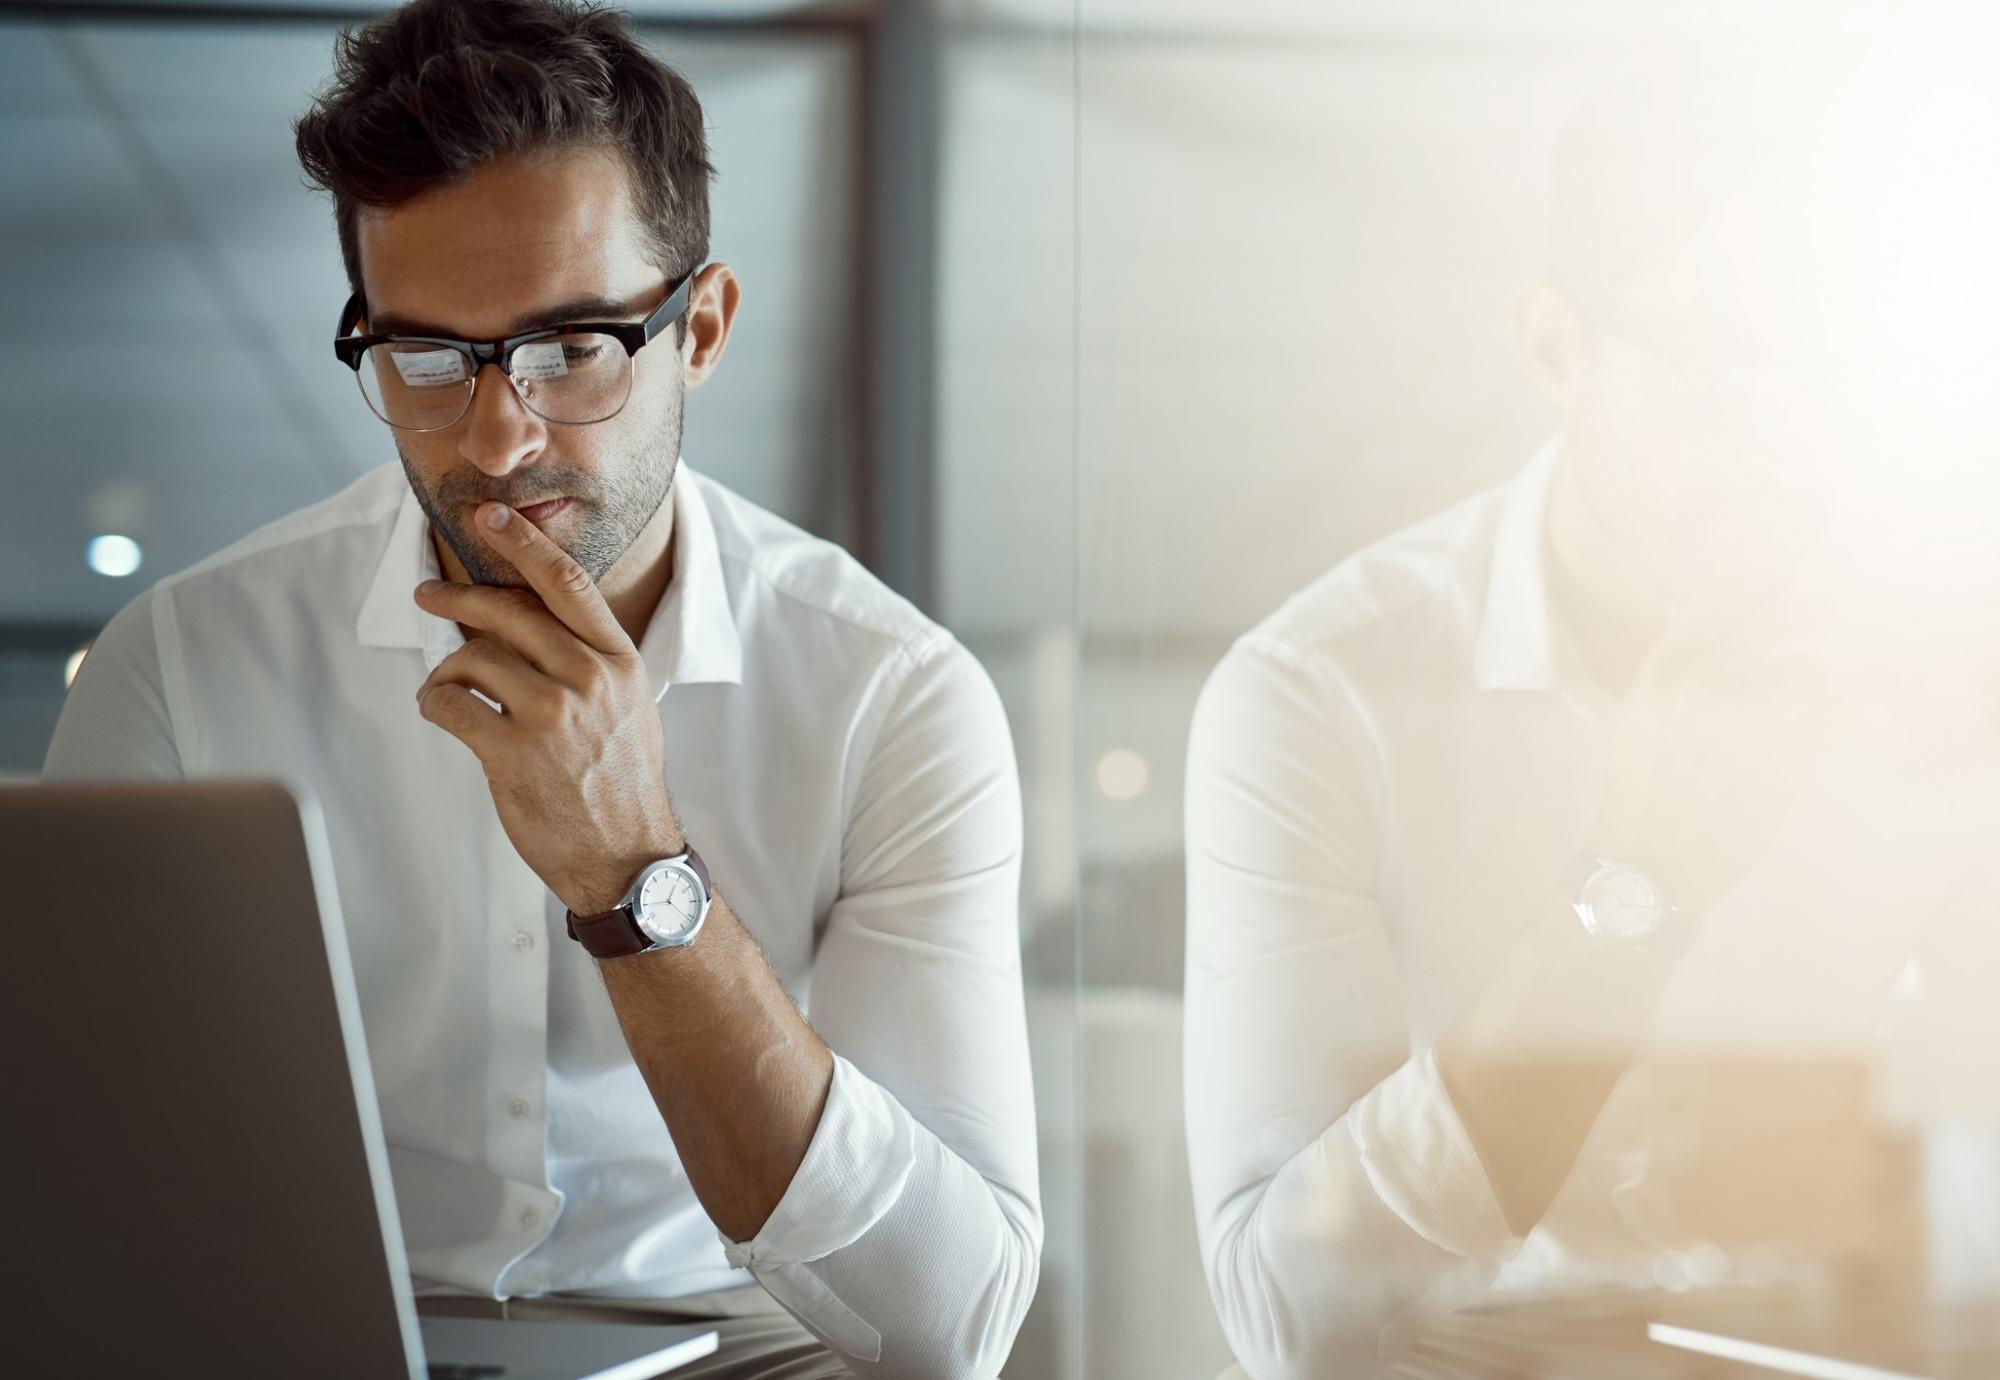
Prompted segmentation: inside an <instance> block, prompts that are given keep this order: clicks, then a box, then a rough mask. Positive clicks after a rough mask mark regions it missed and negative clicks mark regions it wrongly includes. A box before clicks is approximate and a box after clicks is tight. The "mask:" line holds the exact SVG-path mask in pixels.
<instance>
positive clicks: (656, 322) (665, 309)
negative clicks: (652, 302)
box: [641, 268, 701, 340]
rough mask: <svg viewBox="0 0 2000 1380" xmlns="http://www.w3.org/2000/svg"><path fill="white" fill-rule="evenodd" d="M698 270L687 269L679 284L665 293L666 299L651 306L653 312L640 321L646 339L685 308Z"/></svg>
mask: <svg viewBox="0 0 2000 1380" xmlns="http://www.w3.org/2000/svg"><path fill="white" fill-rule="evenodd" d="M700 271H701V270H700V269H698V268H691V269H689V270H688V271H687V274H686V276H684V277H683V278H682V279H681V281H680V285H679V286H678V287H676V288H675V289H674V290H673V291H672V292H670V293H668V294H667V300H666V301H664V302H662V303H660V305H659V306H657V307H655V308H653V314H652V315H651V316H649V317H647V318H646V319H645V321H644V322H642V323H641V325H642V327H643V329H644V330H645V333H646V339H648V340H651V339H652V338H653V337H654V336H656V335H658V334H659V333H660V332H661V331H663V330H665V329H666V328H667V323H668V322H670V321H672V320H674V319H675V318H676V317H678V316H679V315H680V314H681V313H682V312H684V311H686V310H687V308H688V295H689V293H690V292H692V291H693V289H694V277H695V274H697V273H699V272H700Z"/></svg>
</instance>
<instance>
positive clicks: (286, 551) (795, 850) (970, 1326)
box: [44, 464, 1042, 1380]
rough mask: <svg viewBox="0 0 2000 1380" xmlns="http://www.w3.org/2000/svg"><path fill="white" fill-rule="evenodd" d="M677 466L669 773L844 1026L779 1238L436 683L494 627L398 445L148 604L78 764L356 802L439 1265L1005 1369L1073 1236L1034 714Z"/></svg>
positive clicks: (720, 876) (656, 626) (903, 615)
mask: <svg viewBox="0 0 2000 1380" xmlns="http://www.w3.org/2000/svg"><path fill="white" fill-rule="evenodd" d="M671 501H672V503H673V504H674V536H673V544H672V575H671V579H670V581H669V583H668V586H667V590H666V594H665V596H664V597H663V598H662V600H661V602H660V604H659V607H658V610H657V611H656V612H655V614H654V616H653V618H652V621H651V622H650V624H649V625H648V626H647V628H646V631H645V635H644V637H643V638H642V639H641V642H640V647H639V650H640V653H641V655H642V657H643V659H644V661H645V664H646V667H647V670H648V672H649V673H650V675H651V678H652V682H653V686H654V690H655V694H656V697H657V698H658V702H659V711H660V722H661V726H662V729H663V731H664V736H665V744H666V761H667V783H668V785H669V787H670V788H671V790H672V792H673V796H674V802H675V805H676V808H677V812H678V813H679V816H680V818H681V821H682V823H683V825H684V826H685V829H686V832H687V836H688V838H689V840H690V841H691V842H692V843H693V845H694V846H695V847H696V848H698V849H699V850H700V851H701V854H702V856H703V858H704V859H705V861H706V862H707V864H708V867H709V869H710V872H711V873H712V875H713V877H714V881H715V885H716V887H717V889H718V890H719V891H720V892H721V893H722V894H724V895H725V896H727V898H728V899H729V903H730V906H731V908H732V909H733V910H734V911H735V912H736V914H737V915H738V916H739V917H740V919H741V921H742V923H743V925H744V927H745V928H746V929H748V930H749V932H750V933H751V934H752V935H754V936H755V937H756V938H757V940H758V942H759V943H760V944H761V945H762V946H763V949H764V952H765V954H766V955H767V957H768V958H769V960H770V963H771V966H772V968H773V969H774V970H775V971H776V973H777V976H778V978H779V980H780V981H781V982H782V983H783V984H784V987H785V989H786V991H787V992H788V993H789V994H790V995H791V997H792V998H793V1000H794V1001H795V1002H797V1003H798V1005H799V1007H800V1009H801V1010H802V1011H803V1012H804V1013H805V1014H806V1016H807V1017H808V1019H810V1020H811V1022H812V1024H813V1026H814V1028H815V1029H816V1030H817V1031H818V1032H819V1034H820V1035H821V1036H822V1037H823V1038H824V1039H825V1041H826V1043H827V1044H828V1046H829V1047H830V1048H831V1049H832V1050H833V1052H834V1056H835V1057H834V1076H833V1084H832V1089H831V1092H830V1094H829V1096H828V1099H827V1103H826V1109H825V1112H824V1114H823V1116H822V1117H821V1120H820V1123H819V1126H818V1129H817V1131H816V1132H815V1134H814V1137H813V1139H812V1142H811V1145H810V1147H809V1148H808V1150H807V1152H806V1156H805V1159H804V1162H803V1163H802V1164H801V1165H800V1166H799V1170H798V1172H797V1174H796V1175H795V1177H794V1178H793V1180H792V1182H791V1184H790V1186H789V1188H788V1189H787V1191H786V1193H785V1195H784V1197H783V1199H782V1201H780V1202H779V1204H778V1206H777V1208H776V1210H775V1211H774V1212H773V1213H772V1214H771V1217H770V1220H769V1221H768V1222H767V1223H766V1224H765V1225H764V1227H763V1229H762V1230H761V1231H760V1232H759V1233H758V1234H757V1236H756V1237H755V1238H754V1239H752V1240H749V1241H743V1242H735V1241H730V1240H727V1239H725V1238H723V1237H721V1236H720V1234H719V1233H718V1232H717V1230H716V1228H715V1227H714V1225H713V1224H712V1223H711V1222H710V1221H709V1220H708V1218H707V1216H706V1215H705V1214H704V1212H703V1210H702V1208H701V1205H700V1203H699V1202H698V1200H697V1199H696V1197H695V1195H694V1192H693V1190H692V1189H691V1188H690V1186H689V1184H688V1180H687V1177H686V1174H685V1173H684V1171H683V1169H682V1167H681V1164H680V1161H679V1159H678V1157H677V1156H676V1154H675V1151H674V1144H673V1140H672V1138H671V1137H670V1136H669V1135H668V1133H667V1128H666V1126H665V1124H664V1123H663V1122H662V1120H661V1118H660V1114H659V1111H658V1109H657V1108H656V1106H655V1104H654V1102H653V1100H652V1097H651V1096H650V1094H649V1093H648V1092H647V1089H646V1085H645V1083H644V1081H643V1080H642V1079H641V1077H640V1075H639V1072H638V1070H637V1068H636V1067H635V1065H634V1064H633V1061H632V1058H631V1056H630V1054H629V1053H628V1051H627V1049H626V1045H625V1041H624V1037H623V1035H622V1033H621V1031H620V1028H619V1025H618V1022H617V1019H616V1017H615V1015H614V1013H613V1010H612V1007H611V1003H610V1000H609V998H608V997H607V995H606V993H605V990H604V985H603V982H602V979H601V978H600V975H599V973H598V971H597V967H596V965H595V963H594V961H593V960H592V959H591V958H590V957H589V956H588V955H587V954H585V953H584V951H583V950H582V948H581V947H580V946H579V945H577V944H575V943H574V942H572V941H571V940H570V939H569V938H568V937H567V935H566V933H565V930H564V916H563V908H562V904H561V903H560V902H559V901H557V900H556V899H555V897H554V896H553V895H552V894H551V893H550V892H549V891H548V890H547V888H546V887H544V886H543V884H542V882H541V881H540V879H539V878H538V877H536V876H535V874H534V873H533V872H532V871H530V870H529V868H528V867H527V865H526V864H525V863H523V862H522V861H521V859H520V858H519V856H518V855H517V854H516V853H515V852H514V850H513V848H512V846H511V845H510V844H509V843H508V841H507V838H506V835H505V833H504V832H503V830H502V829H501V826H500V823H499V820H498V818H497V816H496V814H495V812H494V808H493V804H492V799H491V796H490V795H489V793H488V789H487V785H486V781H485V778H484V776H483V774H482V772H481V769H480V766H479V763H478V761H477V759H476V758H475V757H474V756H473V755H472V754H471V753H470V752H469V751H467V750H466V748H465V747H464V746H463V745H462V744H461V743H459V742H458V741H457V740H455V739H453V738H452V737H451V736H450V735H448V734H446V733H443V732H442V731H440V730H438V729H437V728H435V727H433V726H432V725H431V724H429V723H427V722H425V721H424V720H423V719H422V718H421V717H420V716H419V715H418V713H417V707H416V704H415V701H414V699H413V694H414V691H415V688H416V686H417V685H418V684H419V683H420V682H421V681H422V680H423V678H424V676H425V675H426V673H427V672H428V671H429V670H430V669H431V668H433V667H435V666H436V665H437V664H438V663H439V661H441V660H442V659H443V658H444V657H445V656H446V655H447V654H449V653H450V652H451V651H452V650H453V649H454V648H455V647H456V646H458V645H459V644H460V643H461V641H462V637H461V635H460V634H459V632H458V629H457V626H456V625H455V624H453V623H452V622H450V621H448V620H444V619H440V618H436V617H434V616H432V615H430V614H428V613H426V612H424V611H423V610H421V609H419V608H418V607H417V606H416V604H415V603H414V602H413V601H412V598H411V591H412V589H413V588H414V587H415V586H416V584H417V583H418V582H419V581H421V580H423V579H426V578H436V577H438V575H439V568H438V562H437V557H436V552H435V550H434V548H433V546H432V542H431V539H430V535H429V528H428V523H427V521H426V519H425V518H424V515H423V512H422V510H421V508H420V507H419V506H418V504H417V501H416V499H415V496H414V495H413V494H412V493H411V492H410V489H409V486H408V483H407V482H406V480H405V478H404V476H403V473H402V471H401V469H400V468H399V467H398V466H397V465H394V464H389V465H385V466H383V467H381V468H379V469H377V470H374V471H372V472H371V473H369V474H367V475H365V476H363V477H362V478H361V479H359V480H358V481H356V482H355V483H354V484H353V485H351V486H350V487H349V488H347V489H346V490H345V491H343V492H341V493H339V494H337V495H335V496H334V497H332V498H330V499H327V500H326V501H324V502H322V503H319V504H316V505H314V506H312V507H310V508H306V509H304V510H302V511H300V512H297V513H294V514H292V515H291V516H289V517H286V518H283V519H281V520H279V521H277V522H275V523H272V524H270V525H268V526H266V527H264V528H262V529H260V530H258V531H257V532H254V533H252V534H251V535H250V536H248V537H246V538H244V539H243V540H242V541H240V542H238V543H236V544H235V545H233V546H231V547H229V548H228V549H227V550H224V551H222V552H220V553H219V554H217V555H215V556H213V557H211V558H210V559H208V560H206V561H203V562H201V563H200V564H198V565H196V566H194V567H193V568H191V569H189V570H186V571H184V572H182V573H180V574H178V575H175V576H173V577H172V578H170V579H167V580H163V581H161V582H160V583H159V584H158V585H156V586H154V587H153V588H152V589H150V590H148V591H147V592H146V593H144V594H142V595H140V596H139V597H138V598H137V599H135V600H134V601H133V602H132V603H131V604H129V605H128V606H127V607H126V608H125V609H124V610H123V611H122V612H120V613H119V614H118V615H117V617H116V618H114V619H113V620H112V622H111V623H110V625H109V626H107V627H106V628H105V630H104V632H103V634H102V635H101V636H100V637H99V638H98V640H97V642H96V644H95V646H94V647H93V648H92V650H91V652H90V654H89V656H88V658H87V659H86V661H85V662H84V665H83V668H82V670H81V671H80V672H79V674H78V676H77V678H76V682H75V684H74V686H73V687H72V689H71V692H70V697H69V700H68V703H67V704H66V705H65V707H64V711H63V714H62V718H61V721H60V723H59V724H58V725H57V729H56V733H55V738H54V742H53V744H52V745H51V747H50V749H49V754H48V760H47V763H46V765H45V768H44V777H45V779H51V780H53V779H63V778H72V779H74V778H112V777H128V778H129V777H197V776H200V777H214V776H278V777H281V778H285V779H287V780H289V781H292V782H294V783H296V784H297V785H300V786H303V787H305V788H306V789H309V790H310V791H311V792H312V793H313V794H315V795H316V796H317V797H318V799H319V801H320V803H321V805H322V808H323V810H324V813H325V817H326V822H327V828H328V833H329V836H330V839H331V843H332V850H333V856H334V872H335V875H336V882H337V887H338V893H339V898H340V903H341V908H342V911H343V914H344V916H345V919H346V924H347V930H348V945H349V949H350V951H351V953H352V955H353V961H354V967H355V978H356V982H357V986H358V989H359V992H360V996H361V1004H362V1010H363V1023H364V1028H365V1031H366V1037H367V1041H368V1050H369V1057H370V1061H371V1063H372V1065H373V1069H374V1075H375V1086H376V1089H377V1091H378V1093H379V1095H380V1099H381V1111H382V1121H383V1125H384V1127H385V1129H386V1132H387V1138H388V1141H389V1146H390V1161H391V1166H392V1170H393V1177H394V1181H395V1190H396V1199H397V1204H398V1207H399V1210H400V1213H401V1218H402V1224H403V1231H404V1234H405V1236H406V1238H407V1243H408V1247H409V1258H410V1262H411V1269H412V1271H413V1273H414V1274H415V1275H416V1276H417V1283H418V1287H419V1289H420V1291H429V1292H438V1291H470V1292H473V1293H477V1294H481V1295H490V1296H494V1297H508V1296H523V1295H529V1296H531V1295H543V1294H553V1293H560V1294H566V1295H581V1296H598V1297H608V1298H621V1299H670V1298H673V1297H676V1296H681V1295H687V1294H690V1293H698V1292H707V1291H713V1290H718V1289H723V1288H727V1287H730V1286H733V1285H738V1284H744V1283H747V1282H749V1280H750V1278H751V1277H752V1276H754V1277H755V1279H756V1280H757V1281H759V1282H761V1283H762V1284H763V1286H764V1287H765V1288H766V1289H767V1290H769V1292H770V1293H771V1295H772V1296H773V1297H775V1298H776V1299H777V1300H778V1301H779V1302H780V1303H782V1304H783V1305H784V1306H785V1307H786V1308H787V1309H789V1310H790V1311H791V1312H792V1313H793V1314H794V1315H795V1316H796V1317H797V1318H798V1319H799V1320H800V1321H801V1322H802V1323H804V1324H805V1325H806V1326H807V1327H808V1328H810V1329H811V1330H812V1331H813V1332H814V1333H816V1334H817V1335H818V1336H819V1337H821V1338H822V1339H823V1340H824V1341H826V1342H827V1343H828V1344H829V1346H831V1347H832V1348H833V1349H834V1350H835V1351H836V1352H837V1353H838V1354H840V1355H841V1356H842V1357H843V1358H844V1359H845V1360H847V1361H848V1363H849V1364H850V1365H852V1366H853V1367H854V1368H855V1369H856V1370H857V1371H858V1372H860V1373H861V1374H865V1375H881V1376H909V1377H924V1380H939V1377H950V1376H989V1375H992V1374H993V1373H994V1372H995V1371H997V1369H998V1368H999V1366H1000V1364H1001V1362H1002V1361H1003V1360H1004V1358H1005V1356H1006V1354H1007V1351H1008V1349H1009V1347H1010V1345H1011V1343H1012V1341H1013V1337H1014V1333H1015V1331H1016V1329H1017V1327H1018V1325H1019V1323H1020V1320H1021V1317H1022V1315H1023V1313H1024V1311H1025V1310H1026V1307H1027V1304H1028V1301H1029V1299H1030V1297H1031V1296H1032V1294H1033V1292H1034V1288H1035V1283H1036V1278H1037V1273H1038V1261H1039V1256H1040V1248H1041V1235H1042V1229H1041V1215H1040V1207H1039V1196H1038V1188H1037V1178H1036V1164H1035V1126H1034V1101H1033V1096H1032V1090H1031V1087H1030V1082H1029V1070H1028V1047H1027V1036H1026V1028H1025V1018H1024V1014H1023V1005H1022V995H1021V974H1020V963H1019V940H1018V910H1017V883H1018V875H1019V852H1020V804H1019V788H1018V783H1017V779H1016V774H1015V765H1014V757H1013V752H1012V747H1011V744H1010V741H1009V737H1008V731H1007V724H1006V720H1005V717H1004V715H1003V712H1002V710H1001V707H1000V704H999V701H998V698H997V697H996V695H995V694H994V691H993V689H992V686H991V684H990V682H989V681H988V679H987V678H986V676H985V673H984V672H983V670H982V669H981V668H980V667H979V665H978V664H977V663H976V662H975V661H974V660H973V658H972V657H971V655H970V654H969V653H967V652H966V651H965V650H964V648H962V647H961V646H960V645H959V644H958V643H957V642H956V641H955V640H954V639H953V638H952V637H951V636H950V635H949V634H947V633H946V632H944V631H943V630H942V629H940V628H938V627H937V626H935V625H934V624H932V623H930V622H929V621H927V620H926V619H925V618H924V617H923V616H922V615H921V614H919V613H918V612H917V611H916V610H915V609H914V608H912V607H911V606H910V605H909V604H907V603H906V602H904V601H903V600H902V599H900V598H898V597H897V596H895V595H894V594H892V593H891V592H890V591H889V590H887V589H886V588H885V587H884V586H882V585H881V584H880V583H878V582H877V581H876V580H875V579H874V578H873V577H872V576H870V575H869V574H868V573H867V572H865V571H864V570H863V569H862V568H861V567H860V566H859V565H858V564H857V563H856V562H855V561H853V560H852V559H851V558H850V557H848V556H847V555H846V554H845V553H843V552H841V551H840V550H838V549H837V548H835V547H833V546H832V545H830V544H828V543H826V542H824V541H820V540H818V539H815V538H813V537H811V536H808V535H807V534H805V533H803V532H800V531H798V530H797V529H795V528H793V527H791V526H790V525H788V524H786V523H784V522H782V521H780V520H779V519H777V518H776V517H773V516H772V515H770V514H768V513H766V512H764V511H762V510H760V509H758V508H756V507H755V506H753V505H752V504H750V503H748V502H746V501H745V500H744V499H742V498H740V497H738V496H736V495H735V494H732V493H730V492H729V491H728V490H726V489H724V488H723V487H721V486H720V485H718V484H715V483H714V482H712V481H710V480H708V479H706V478H704V477H702V476H700V475H698V474H695V473H693V472H691V471H690V470H689V469H688V467H687V466H685V465H683V466H682V467H681V469H680V472H679V477H678V478H677V479H676V481H675V483H674V486H673V489H672V498H671ZM669 692H671V693H669ZM168 940H169V942H170V937H168ZM697 942H699V941H697ZM301 1188H302V1190H305V1191H309V1190H310V1185H301ZM301 1250H302V1254H303V1253H309V1250H310V1247H309V1246H305V1245H302V1247H301Z"/></svg>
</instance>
